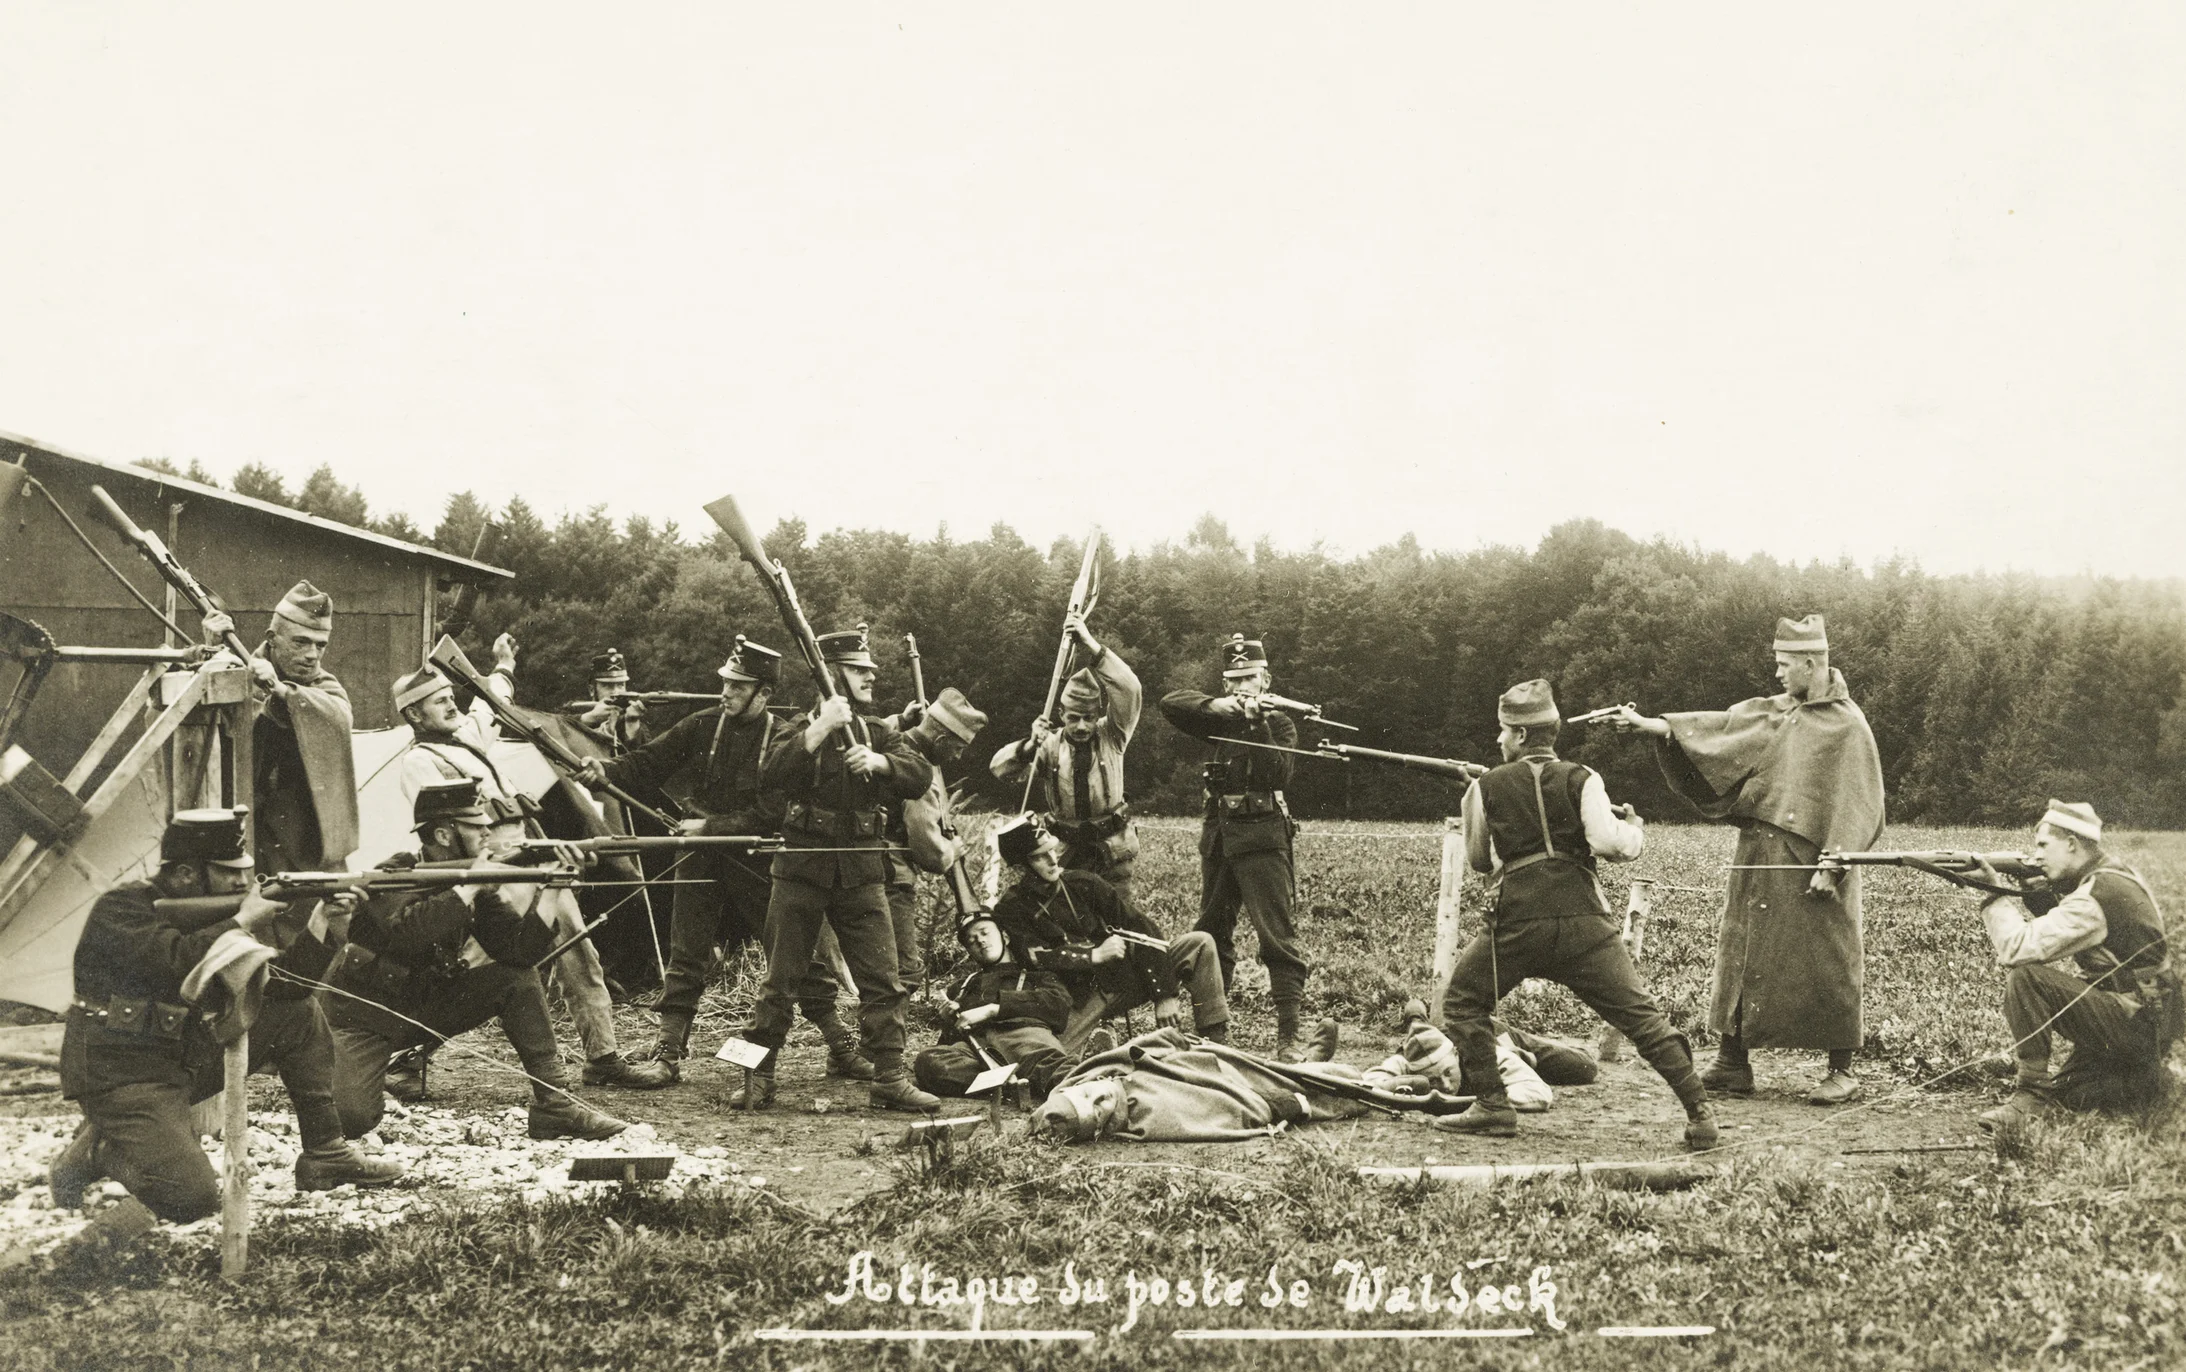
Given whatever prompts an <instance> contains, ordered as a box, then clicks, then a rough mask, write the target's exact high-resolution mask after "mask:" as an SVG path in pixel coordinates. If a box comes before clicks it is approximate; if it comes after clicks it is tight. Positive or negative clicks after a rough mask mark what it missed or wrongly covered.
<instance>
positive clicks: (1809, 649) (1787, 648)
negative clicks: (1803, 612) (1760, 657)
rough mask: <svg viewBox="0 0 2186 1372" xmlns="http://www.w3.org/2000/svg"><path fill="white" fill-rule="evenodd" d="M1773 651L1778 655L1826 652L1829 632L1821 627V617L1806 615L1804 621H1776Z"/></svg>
mask: <svg viewBox="0 0 2186 1372" xmlns="http://www.w3.org/2000/svg"><path fill="white" fill-rule="evenodd" d="M1775 650H1776V651H1777V652H1779V653H1826V652H1828V651H1829V632H1828V630H1826V629H1824V628H1823V627H1822V617H1821V616H1820V615H1808V616H1807V617H1806V618H1805V619H1779V620H1777V621H1776V649H1775Z"/></svg>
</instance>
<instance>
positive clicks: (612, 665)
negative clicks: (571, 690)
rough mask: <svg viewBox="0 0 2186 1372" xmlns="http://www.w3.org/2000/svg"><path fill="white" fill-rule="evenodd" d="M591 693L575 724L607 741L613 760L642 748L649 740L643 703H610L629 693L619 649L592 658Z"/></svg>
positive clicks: (625, 663)
mask: <svg viewBox="0 0 2186 1372" xmlns="http://www.w3.org/2000/svg"><path fill="white" fill-rule="evenodd" d="M591 689H592V699H593V700H594V701H595V702H596V703H595V704H594V705H593V706H592V708H591V709H589V710H585V711H583V712H581V713H579V714H578V715H577V722H578V723H579V724H581V725H583V726H584V727H585V728H587V729H589V730H591V731H592V732H593V733H595V734H598V735H599V736H600V737H601V738H603V739H605V740H607V745H608V748H609V750H610V751H611V752H612V753H613V754H614V755H615V756H617V757H620V756H621V755H622V754H623V753H624V752H627V751H628V750H629V749H632V748H642V747H644V746H645V742H646V740H647V739H649V738H650V737H652V734H651V732H650V731H649V730H648V729H647V728H646V725H645V702H644V701H642V700H633V701H630V702H629V703H627V704H624V705H617V704H615V702H614V701H613V700H612V699H611V697H613V696H615V695H617V694H619V693H621V692H623V691H627V690H629V689H630V667H629V664H628V663H627V662H625V661H624V660H623V656H622V650H621V649H620V648H609V649H608V650H607V651H606V652H604V653H598V654H595V655H594V656H593V658H592V688H591ZM610 799H612V798H610Z"/></svg>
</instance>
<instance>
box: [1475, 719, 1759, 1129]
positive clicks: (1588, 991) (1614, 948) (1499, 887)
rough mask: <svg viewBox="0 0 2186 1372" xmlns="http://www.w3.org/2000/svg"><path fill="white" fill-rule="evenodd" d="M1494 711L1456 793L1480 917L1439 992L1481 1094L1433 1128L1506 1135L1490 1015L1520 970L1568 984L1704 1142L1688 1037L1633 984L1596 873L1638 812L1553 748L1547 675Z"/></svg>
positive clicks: (1613, 855)
mask: <svg viewBox="0 0 2186 1372" xmlns="http://www.w3.org/2000/svg"><path fill="white" fill-rule="evenodd" d="M1495 715H1496V719H1497V721H1498V722H1499V723H1501V725H1502V732H1501V733H1500V734H1499V735H1498V736H1497V740H1496V741H1497V743H1498V744H1499V745H1500V746H1501V748H1502V750H1503V765H1502V766H1500V767H1496V768H1493V769H1492V770H1490V771H1489V772H1488V773H1487V774H1486V775H1485V776H1482V777H1480V778H1478V779H1477V780H1475V781H1474V782H1473V784H1472V786H1471V787H1470V788H1469V789H1467V790H1466V792H1465V805H1464V816H1465V856H1466V860H1467V861H1468V862H1469V863H1470V865H1471V866H1472V869H1473V870H1474V871H1476V872H1484V873H1486V874H1487V877H1488V891H1489V899H1490V901H1491V902H1492V904H1491V905H1490V907H1489V909H1490V913H1489V916H1488V926H1487V930H1486V931H1485V932H1484V933H1482V934H1480V935H1479V936H1478V937H1476V938H1474V939H1473V941H1472V942H1471V943H1470V944H1468V945H1467V946H1466V948H1465V950H1464V951H1463V952H1462V953H1460V954H1458V958H1457V967H1456V970H1455V971H1454V972H1453V973H1452V974H1451V977H1450V986H1449V990H1448V992H1447V993H1446V994H1445V995H1444V997H1443V1001H1442V1020H1443V1026H1444V1028H1445V1029H1447V1030H1448V1032H1449V1035H1450V1038H1451V1040H1452V1041H1453V1042H1454V1043H1455V1044H1456V1046H1457V1054H1458V1059H1459V1061H1460V1062H1461V1063H1462V1064H1463V1068H1464V1079H1465V1080H1466V1081H1467V1082H1473V1083H1480V1095H1479V1097H1478V1098H1477V1099H1476V1100H1475V1101H1474V1103H1473V1105H1472V1108H1470V1109H1468V1110H1466V1111H1465V1112H1464V1113H1463V1114H1461V1115H1454V1116H1447V1117H1444V1118H1441V1119H1437V1120H1435V1121H1434V1122H1433V1123H1434V1125H1435V1127H1436V1128H1438V1129H1444V1130H1448V1131H1450V1132H1452V1133H1460V1134H1488V1135H1493V1136H1497V1137H1506V1138H1507V1137H1510V1136H1512V1135H1515V1134H1516V1133H1517V1132H1518V1116H1517V1113H1516V1111H1515V1110H1514V1109H1513V1108H1512V1106H1511V1103H1510V1099H1509V1096H1508V1095H1507V1094H1506V1093H1505V1091H1504V1089H1503V1078H1502V1075H1501V1073H1500V1072H1499V1071H1498V1069H1497V1067H1496V1059H1495V1033H1496V1031H1495V1029H1494V1027H1493V1025H1492V1024H1491V1022H1490V1016H1492V1015H1493V1014H1494V1013H1495V1007H1496V1005H1497V1004H1498V1003H1500V1002H1501V1001H1502V999H1503V996H1504V995H1505V994H1506V993H1507V992H1509V991H1510V990H1512V989H1513V988H1515V987H1516V986H1517V985H1518V983H1519V982H1521V981H1524V980H1525V979H1526V978H1528V977H1543V978H1546V979H1547V980H1550V981H1554V982H1558V983H1561V984H1562V985H1564V986H1566V987H1569V988H1570V989H1571V991H1572V992H1573V993H1574V994H1575V995H1577V996H1578V997H1579V999H1580V1000H1582V1001H1584V1002H1585V1003H1586V1005H1587V1008H1589V1009H1591V1010H1592V1011H1594V1013H1596V1014H1598V1015H1600V1016H1601V1017H1602V1018H1603V1019H1605V1020H1607V1021H1609V1023H1610V1024H1612V1025H1614V1026H1615V1027H1616V1028H1617V1029H1618V1030H1620V1031H1621V1032H1622V1033H1623V1034H1624V1036H1625V1037H1626V1038H1628V1039H1630V1040H1631V1041H1632V1044H1633V1046H1634V1047H1636V1048H1637V1049H1638V1050H1639V1052H1640V1055H1641V1056H1643V1057H1645V1058H1646V1059H1647V1061H1648V1063H1649V1064H1650V1065H1652V1066H1653V1067H1654V1069H1655V1070H1656V1071H1657V1072H1660V1073H1661V1074H1662V1079H1663V1080H1664V1081H1666V1082H1668V1083H1669V1084H1670V1089H1671V1090H1672V1091H1675V1092H1676V1093H1677V1097H1678V1101H1679V1102H1680V1103H1681V1104H1682V1105H1684V1107H1685V1115H1686V1125H1685V1143H1686V1146H1687V1147H1689V1148H1693V1149H1705V1148H1713V1147H1714V1146H1715V1144H1716V1141H1717V1135H1716V1126H1715V1120H1714V1117H1713V1115H1712V1114H1711V1112H1710V1111H1709V1108H1708V1093H1707V1089H1706V1088H1705V1087H1703V1086H1702V1085H1701V1081H1700V1074H1699V1073H1698V1072H1696V1071H1694V1070H1693V1054H1692V1049H1691V1047H1690V1046H1689V1045H1688V1044H1687V1043H1686V1041H1685V1036H1684V1035H1682V1034H1680V1033H1678V1032H1677V1031H1676V1030H1675V1029H1672V1028H1671V1027H1670V1022H1669V1020H1668V1019H1666V1018H1665V1017H1664V1016H1663V1013H1662V1011H1661V1010H1659V1009H1657V1008H1656V1006H1655V1002H1654V1001H1653V999H1652V998H1650V997H1649V996H1648V994H1647V991H1646V989H1645V988H1644V987H1642V986H1641V985H1640V979H1639V973H1638V971H1637V970H1636V969H1634V967H1633V966H1632V956H1631V954H1630V953H1629V952H1627V951H1626V949H1625V946H1624V941H1623V939H1622V938H1621V937H1620V936H1619V934H1620V930H1619V928H1618V926H1617V925H1616V924H1615V923H1614V922H1613V921H1612V920H1611V919H1610V917H1609V903H1608V902H1607V901H1606V900H1604V899H1603V898H1602V888H1601V882H1600V881H1599V880H1598V879H1597V878H1596V876H1595V867H1596V864H1597V863H1598V862H1600V861H1601V860H1602V859H1604V858H1606V859H1608V860H1609V861H1611V862H1630V861H1631V860H1632V859H1634V858H1636V857H1638V856H1639V855H1640V849H1641V847H1642V846H1643V845H1644V844H1645V842H1646V835H1645V833H1644V831H1643V830H1642V828H1641V824H1640V819H1639V816H1638V815H1636V814H1634V813H1633V811H1632V807H1631V806H1629V805H1616V806H1613V805H1611V804H1610V803H1609V792H1608V790H1607V789H1606V788H1605V787H1604V786H1603V785H1602V779H1601V778H1600V777H1599V776H1597V775H1595V773H1594V772H1593V770H1592V769H1590V768H1587V767H1582V766H1580V765H1579V764H1578V763H1576V762H1566V761H1564V760H1563V759H1561V758H1559V757H1557V756H1556V737H1557V734H1558V733H1559V732H1561V730H1562V727H1563V724H1562V720H1561V718H1560V717H1559V716H1558V715H1557V712H1556V701H1555V698H1554V696H1553V695H1552V694H1551V693H1550V691H1549V685H1548V683H1547V682H1546V681H1539V680H1536V681H1522V682H1520V683H1518V684H1517V685H1516V686H1513V687H1511V688H1510V689H1509V690H1508V691H1505V692H1504V693H1503V696H1502V698H1501V699H1500V700H1498V701H1497V702H1496V707H1495Z"/></svg>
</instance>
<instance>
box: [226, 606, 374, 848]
mask: <svg viewBox="0 0 2186 1372" xmlns="http://www.w3.org/2000/svg"><path fill="white" fill-rule="evenodd" d="M258 656H260V657H265V656H266V653H265V651H264V649H263V648H261V649H260V650H259V653H258ZM281 679H282V680H283V681H287V682H288V684H289V686H290V687H291V690H290V691H289V693H288V695H287V697H286V698H283V697H280V696H269V695H261V696H258V697H257V707H256V710H255V712H254V713H255V718H254V719H253V720H252V723H251V773H252V778H251V807H252V830H253V848H254V852H253V857H254V860H255V861H256V862H257V865H258V870H259V871H261V872H320V871H325V870H326V869H327V868H329V867H339V866H340V865H341V863H342V859H344V858H346V857H348V856H349V855H350V854H351V853H352V852H354V851H356V847H357V775H356V762H355V758H354V756H353V754H352V753H351V751H350V742H349V731H350V727H351V724H352V722H353V719H354V716H353V715H352V713H351V711H350V707H349V692H348V690H347V689H345V688H344V687H343V686H342V683H341V682H340V681H339V680H338V679H337V678H336V677H335V676H334V674H333V673H332V672H329V671H327V670H326V669H324V668H323V667H322V668H320V669H319V670H318V672H317V674H316V675H314V676H313V677H312V678H311V680H309V681H289V679H288V678H287V677H285V676H284V677H282V678H281Z"/></svg>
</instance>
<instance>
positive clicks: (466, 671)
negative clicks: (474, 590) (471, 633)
mask: <svg viewBox="0 0 2186 1372" xmlns="http://www.w3.org/2000/svg"><path fill="white" fill-rule="evenodd" d="M426 661H428V662H430V663H432V664H433V665H434V666H435V667H438V668H439V669H440V670H441V671H442V672H444V673H445V674H447V676H448V677H449V678H450V679H452V680H454V681H456V682H459V683H460V684H462V685H464V686H468V687H469V688H470V689H471V690H472V691H474V692H476V693H477V695H478V698H479V699H481V700H483V701H485V702H486V704H487V706H488V707H489V708H491V709H492V710H493V713H494V717H495V718H497V719H499V720H500V721H501V723H502V725H503V727H505V728H507V729H509V730H511V731H512V732H514V733H515V734H516V736H517V737H518V738H521V739H523V740H524V742H526V743H528V744H530V745H531V746H532V747H534V748H536V749H538V750H539V755H540V756H541V757H543V758H545V759H546V760H547V761H548V762H550V763H552V764H554V766H556V767H557V768H559V769H561V770H562V771H563V772H565V773H567V774H568V775H569V776H571V777H573V778H574V777H578V776H581V775H582V774H583V772H584V761H585V760H584V759H583V758H581V757H578V756H577V755H576V754H575V753H573V752H571V751H570V750H569V749H568V748H567V747H565V746H564V745H563V743H562V741H561V740H560V739H558V738H556V737H554V736H553V735H552V734H549V733H548V732H546V730H544V729H541V728H539V727H538V726H537V725H535V724H533V723H532V722H531V721H529V720H527V719H525V718H524V717H523V716H522V715H519V714H517V713H516V711H515V710H514V709H512V708H511V707H510V706H509V703H508V702H507V701H505V700H503V699H501V697H500V696H498V695H495V694H494V692H493V689H492V688H491V687H489V686H488V685H487V684H486V679H485V678H484V677H482V676H480V675H479V674H478V669H477V668H475V667H473V666H471V660H470V659H469V658H467V657H465V656H464V655H463V650H462V649H461V648H459V647H457V646H456V642H455V640H454V639H452V638H449V637H448V636H447V635H445V634H443V635H441V638H440V642H438V643H436V644H434V645H433V651H432V653H431V655H430V656H429V657H427V658H426ZM579 784H580V785H581V784H582V783H579ZM599 789H600V790H602V791H605V792H607V794H609V795H611V796H613V797H614V798H615V799H617V800H619V801H621V802H622V803H623V808H625V809H628V810H634V811H636V812H637V813H639V814H641V815H646V816H649V817H650V818H652V819H653V820H655V821H657V822H658V823H659V824H660V826H661V827H662V828H664V829H673V828H675V827H676V822H675V821H674V820H672V819H670V818H668V816H666V815H664V814H662V813H661V812H660V811H658V810H656V809H654V808H653V807H652V806H650V805H647V804H646V803H645V802H644V801H642V800H639V799H638V798H637V797H636V796H634V795H631V794H630V793H629V792H628V791H625V790H623V789H622V788H621V787H620V786H617V785H615V784H614V783H613V782H611V781H602V782H601V783H600V785H599Z"/></svg>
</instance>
